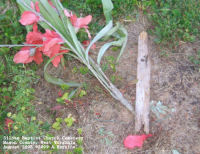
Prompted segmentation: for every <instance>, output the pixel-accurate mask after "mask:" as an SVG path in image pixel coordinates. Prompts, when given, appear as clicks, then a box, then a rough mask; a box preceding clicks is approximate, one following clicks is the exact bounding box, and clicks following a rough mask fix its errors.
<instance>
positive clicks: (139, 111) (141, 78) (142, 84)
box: [135, 31, 150, 133]
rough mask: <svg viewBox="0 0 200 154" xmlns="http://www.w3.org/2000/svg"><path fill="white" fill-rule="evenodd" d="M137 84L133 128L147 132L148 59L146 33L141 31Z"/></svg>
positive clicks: (148, 99)
mask: <svg viewBox="0 0 200 154" xmlns="http://www.w3.org/2000/svg"><path fill="white" fill-rule="evenodd" d="M137 80H138V82H137V84H136V106H135V111H136V112H135V130H136V132H138V131H140V129H141V128H142V126H143V125H144V131H145V132H146V133H149V102H150V59H149V50H148V35H147V33H146V32H144V31H143V32H141V33H140V35H139V39H138V58H137Z"/></svg>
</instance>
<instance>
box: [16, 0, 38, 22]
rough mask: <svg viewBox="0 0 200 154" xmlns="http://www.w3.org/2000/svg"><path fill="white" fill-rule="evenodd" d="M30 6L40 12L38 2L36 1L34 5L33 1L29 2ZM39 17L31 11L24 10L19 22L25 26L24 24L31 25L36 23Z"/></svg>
mask: <svg viewBox="0 0 200 154" xmlns="http://www.w3.org/2000/svg"><path fill="white" fill-rule="evenodd" d="M31 8H32V9H33V10H36V12H40V8H39V2H38V1H36V2H35V5H34V3H33V2H31ZM39 19H40V18H39V17H38V16H37V15H36V14H35V13H33V12H32V11H24V12H23V14H22V16H21V19H20V20H19V22H20V23H21V24H22V25H24V26H26V25H32V24H34V23H37V22H38V21H39Z"/></svg>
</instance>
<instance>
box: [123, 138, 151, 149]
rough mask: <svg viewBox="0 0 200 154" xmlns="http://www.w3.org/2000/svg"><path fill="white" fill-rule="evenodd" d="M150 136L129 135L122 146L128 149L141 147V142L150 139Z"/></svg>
mask: <svg viewBox="0 0 200 154" xmlns="http://www.w3.org/2000/svg"><path fill="white" fill-rule="evenodd" d="M151 136H152V134H148V135H129V136H127V137H126V138H125V140H124V146H125V147H126V148H129V149H133V148H135V147H142V145H143V142H144V141H145V140H146V139H147V138H148V137H151Z"/></svg>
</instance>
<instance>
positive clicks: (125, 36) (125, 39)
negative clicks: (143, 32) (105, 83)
mask: <svg viewBox="0 0 200 154" xmlns="http://www.w3.org/2000/svg"><path fill="white" fill-rule="evenodd" d="M120 30H121V31H122V32H123V33H122V34H123V35H124V38H123V45H122V48H121V51H120V53H119V55H118V57H117V62H118V61H119V59H120V57H121V55H122V54H123V53H124V50H125V47H126V44H127V41H128V33H127V31H126V29H125V28H124V27H122V26H121V27H120Z"/></svg>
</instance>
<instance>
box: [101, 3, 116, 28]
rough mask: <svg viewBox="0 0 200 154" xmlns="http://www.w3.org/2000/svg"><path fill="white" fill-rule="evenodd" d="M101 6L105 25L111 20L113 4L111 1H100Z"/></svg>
mask: <svg viewBox="0 0 200 154" xmlns="http://www.w3.org/2000/svg"><path fill="white" fill-rule="evenodd" d="M102 5H103V13H104V16H105V17H106V23H107V24H108V23H109V21H110V20H112V9H113V3H112V1H111V0H102Z"/></svg>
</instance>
